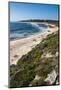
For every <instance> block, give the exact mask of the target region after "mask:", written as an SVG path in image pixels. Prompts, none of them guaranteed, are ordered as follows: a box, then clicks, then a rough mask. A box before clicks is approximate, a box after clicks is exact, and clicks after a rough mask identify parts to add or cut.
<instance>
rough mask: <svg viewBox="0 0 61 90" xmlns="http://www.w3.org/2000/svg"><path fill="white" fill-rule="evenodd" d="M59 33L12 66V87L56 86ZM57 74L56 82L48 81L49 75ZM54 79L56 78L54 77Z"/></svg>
mask: <svg viewBox="0 0 61 90" xmlns="http://www.w3.org/2000/svg"><path fill="white" fill-rule="evenodd" d="M58 36H59V35H58V31H57V32H55V33H52V34H50V35H48V36H47V38H45V39H43V40H42V41H41V42H40V43H39V44H38V45H36V46H35V48H33V49H32V50H31V51H30V52H28V53H27V54H26V55H23V56H22V57H21V58H20V59H19V60H18V61H17V64H16V65H14V64H12V65H10V87H11V88H12V87H27V86H45V85H55V84H56V82H55V80H56V78H57V77H59V76H58V73H59V71H58V64H59V60H58V57H59V56H58V53H59V48H58V46H59V41H58V38H59V37H58ZM52 72H55V73H56V78H55V80H54V81H53V82H52V83H51V82H50V81H49V80H48V81H47V77H48V74H51V73H52ZM53 77H55V76H54V75H53Z"/></svg>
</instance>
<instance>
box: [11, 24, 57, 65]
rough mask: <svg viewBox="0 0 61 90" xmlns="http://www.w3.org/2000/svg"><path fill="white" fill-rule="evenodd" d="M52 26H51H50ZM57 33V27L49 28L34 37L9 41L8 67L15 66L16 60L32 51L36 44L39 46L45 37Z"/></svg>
mask: <svg viewBox="0 0 61 90" xmlns="http://www.w3.org/2000/svg"><path fill="white" fill-rule="evenodd" d="M51 25H52V26H53V24H51ZM56 31H58V27H57V26H54V27H49V26H48V30H47V32H42V33H38V34H36V35H31V36H30V37H27V38H21V39H18V40H14V41H10V65H12V64H16V63H17V61H18V59H20V58H21V57H22V56H23V55H25V54H27V53H28V52H29V51H31V50H32V48H34V47H35V46H36V45H37V44H39V43H40V42H41V41H42V40H43V39H44V38H46V37H47V35H49V34H52V33H53V32H56Z"/></svg>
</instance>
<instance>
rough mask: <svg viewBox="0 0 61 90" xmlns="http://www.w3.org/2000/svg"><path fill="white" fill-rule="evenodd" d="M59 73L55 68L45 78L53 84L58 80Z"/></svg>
mask: <svg viewBox="0 0 61 90" xmlns="http://www.w3.org/2000/svg"><path fill="white" fill-rule="evenodd" d="M56 77H57V73H56V71H55V70H53V71H52V72H51V73H50V74H48V76H47V78H46V79H45V81H46V82H49V84H50V85H51V84H53V83H54V82H55V80H56Z"/></svg>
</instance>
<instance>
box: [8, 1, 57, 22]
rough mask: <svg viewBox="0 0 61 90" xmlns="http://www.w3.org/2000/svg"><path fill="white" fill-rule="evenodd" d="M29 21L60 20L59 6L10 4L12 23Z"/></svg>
mask: <svg viewBox="0 0 61 90" xmlns="http://www.w3.org/2000/svg"><path fill="white" fill-rule="evenodd" d="M27 19H50V20H58V5H51V4H50V5H46V4H44V5H43V4H28V3H15V2H10V21H19V20H27Z"/></svg>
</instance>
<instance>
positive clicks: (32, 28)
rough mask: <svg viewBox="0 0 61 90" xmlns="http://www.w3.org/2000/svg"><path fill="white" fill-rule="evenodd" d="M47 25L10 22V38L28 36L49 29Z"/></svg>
mask: <svg viewBox="0 0 61 90" xmlns="http://www.w3.org/2000/svg"><path fill="white" fill-rule="evenodd" d="M47 27H48V26H47V25H45V24H36V23H22V22H10V25H9V29H10V40H15V39H21V38H26V37H29V36H31V35H35V34H37V33H42V32H46V31H47Z"/></svg>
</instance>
